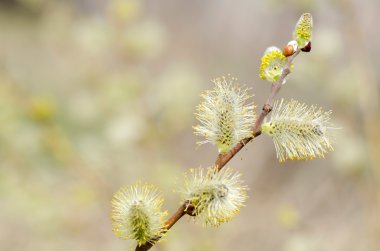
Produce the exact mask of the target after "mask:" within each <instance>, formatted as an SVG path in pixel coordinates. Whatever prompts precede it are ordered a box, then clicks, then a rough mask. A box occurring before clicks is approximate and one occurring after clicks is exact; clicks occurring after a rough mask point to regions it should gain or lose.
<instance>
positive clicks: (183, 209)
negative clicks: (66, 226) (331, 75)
mask: <svg viewBox="0 0 380 251" xmlns="http://www.w3.org/2000/svg"><path fill="white" fill-rule="evenodd" d="M299 53H300V50H297V51H296V52H295V53H294V54H293V55H292V56H290V57H288V58H287V59H286V63H285V67H284V69H283V70H282V73H281V75H280V77H279V79H278V80H277V81H276V82H275V83H273V84H272V87H271V92H270V94H269V97H268V99H267V101H266V102H265V104H264V106H263V108H262V111H261V113H260V115H259V116H258V118H257V119H256V121H255V123H254V124H253V125H252V137H248V138H245V139H242V140H241V141H240V142H239V143H237V144H236V145H235V146H234V147H233V148H232V149H231V150H230V151H228V152H227V153H225V154H219V155H218V157H217V159H216V161H215V164H214V165H215V167H217V168H218V171H220V170H221V169H222V168H223V167H224V166H225V165H226V164H227V163H228V162H229V161H230V160H231V159H232V158H233V157H234V156H235V155H236V154H237V153H238V152H239V151H240V150H241V149H243V147H244V146H245V145H246V144H248V143H249V142H250V141H252V140H253V139H254V138H255V137H257V136H259V135H260V134H261V125H262V123H263V122H264V119H265V117H266V116H267V115H268V114H269V113H270V112H271V111H272V107H273V102H274V99H275V97H276V95H277V93H278V92H279V91H280V89H281V87H282V85H283V84H284V83H285V80H286V77H287V76H288V75H289V73H290V68H291V64H292V62H293V59H294V58H295V57H297V55H298V54H299ZM193 209H194V208H193V207H192V205H191V204H190V202H189V201H185V202H184V203H183V204H182V205H181V206H180V207H179V208H178V210H177V212H175V213H174V214H173V215H172V216H171V217H170V218H169V219H168V220H167V221H166V222H165V224H164V227H163V228H162V232H163V233H166V232H167V231H169V229H170V228H171V227H172V226H173V225H174V224H175V223H176V222H177V221H178V220H179V219H181V218H182V217H183V216H184V215H186V214H188V215H190V216H194V215H193ZM160 238H161V237H160V236H157V237H156V238H154V239H152V240H151V241H150V242H149V243H146V244H144V245H142V246H140V247H139V246H137V247H136V249H135V251H147V250H149V249H150V248H151V247H152V246H153V245H154V244H155V243H156V242H157V241H158V240H159V239H160Z"/></svg>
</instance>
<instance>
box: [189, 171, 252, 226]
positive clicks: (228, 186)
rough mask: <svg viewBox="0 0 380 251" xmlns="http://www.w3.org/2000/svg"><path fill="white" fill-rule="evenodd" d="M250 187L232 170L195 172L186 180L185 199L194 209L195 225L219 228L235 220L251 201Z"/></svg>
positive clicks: (191, 172)
mask: <svg viewBox="0 0 380 251" xmlns="http://www.w3.org/2000/svg"><path fill="white" fill-rule="evenodd" d="M247 190H248V188H247V187H246V186H244V185H243V181H242V180H241V175H240V174H239V173H238V172H234V171H233V169H232V168H229V167H225V168H224V169H222V170H221V171H219V172H218V171H217V169H216V168H215V167H209V168H197V169H191V170H190V173H188V174H187V175H186V177H185V186H184V191H183V197H184V199H185V200H189V201H190V202H191V204H192V205H193V206H194V211H193V212H194V215H195V217H194V218H195V222H198V223H200V224H202V225H204V226H213V227H217V226H219V225H220V224H222V223H224V222H227V221H229V220H230V219H231V218H232V217H234V216H235V215H236V214H237V213H238V212H239V211H240V208H241V207H243V206H244V202H245V201H246V199H247Z"/></svg>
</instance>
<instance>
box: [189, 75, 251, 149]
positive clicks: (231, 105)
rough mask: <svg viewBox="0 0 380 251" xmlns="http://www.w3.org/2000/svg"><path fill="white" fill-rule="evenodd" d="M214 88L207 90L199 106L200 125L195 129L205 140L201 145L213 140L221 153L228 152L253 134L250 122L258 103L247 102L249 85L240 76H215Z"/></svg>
mask: <svg viewBox="0 0 380 251" xmlns="http://www.w3.org/2000/svg"><path fill="white" fill-rule="evenodd" d="M212 82H213V83H214V84H215V87H214V89H212V90H208V91H205V92H204V93H203V94H202V95H201V97H202V99H203V101H202V103H201V104H199V105H198V106H197V113H196V116H197V119H198V121H199V123H200V124H199V125H196V126H194V127H193V128H194V133H195V134H196V135H199V136H203V137H204V138H205V140H203V141H198V142H197V143H198V144H199V145H201V144H205V143H212V144H214V145H216V146H217V147H218V151H219V153H226V152H227V151H229V150H230V149H231V148H232V147H233V146H234V145H235V144H236V143H238V142H239V141H240V140H242V139H244V138H247V137H251V136H252V131H251V126H252V124H253V123H254V121H255V117H256V115H255V113H254V108H255V106H254V105H253V103H248V99H249V98H250V97H251V96H250V95H249V94H248V89H247V88H245V87H240V86H239V84H238V83H237V79H236V78H233V77H230V76H228V77H221V78H216V79H214V80H212Z"/></svg>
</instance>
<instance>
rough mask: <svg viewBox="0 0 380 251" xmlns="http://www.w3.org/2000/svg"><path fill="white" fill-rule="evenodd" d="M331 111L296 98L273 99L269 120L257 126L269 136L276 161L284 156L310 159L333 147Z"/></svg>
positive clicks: (322, 154)
mask: <svg viewBox="0 0 380 251" xmlns="http://www.w3.org/2000/svg"><path fill="white" fill-rule="evenodd" d="M330 115H331V111H328V112H324V111H322V109H321V108H317V107H316V106H310V107H307V106H306V105H305V104H302V103H299V102H298V101H296V100H291V101H290V102H288V103H285V102H284V100H281V101H280V102H276V103H275V105H274V106H273V111H272V117H271V120H270V122H267V123H265V124H263V125H262V126H261V130H262V132H264V133H266V134H268V135H270V136H271V137H272V138H273V142H274V145H275V148H276V152H277V158H278V159H279V160H280V162H283V161H285V160H286V159H313V158H316V157H324V154H326V153H327V152H328V151H329V150H333V148H332V145H331V141H332V136H333V135H332V132H331V130H332V129H335V128H333V127H331V125H330V123H329V120H330Z"/></svg>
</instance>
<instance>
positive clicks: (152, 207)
mask: <svg viewBox="0 0 380 251" xmlns="http://www.w3.org/2000/svg"><path fill="white" fill-rule="evenodd" d="M162 203H163V199H162V197H161V196H160V195H159V194H158V192H157V189H156V188H154V186H151V185H141V184H140V183H137V184H136V185H133V186H130V187H122V188H120V189H119V191H117V192H116V193H115V194H114V196H113V198H112V201H111V205H112V212H111V218H112V226H113V229H112V231H113V232H114V233H115V235H116V236H117V237H119V238H121V239H135V240H136V241H137V243H138V245H139V246H141V245H144V244H146V243H147V242H149V241H150V240H151V239H152V238H154V237H156V236H161V235H162V233H161V227H162V224H163V217H164V216H165V215H166V212H161V206H162Z"/></svg>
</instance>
